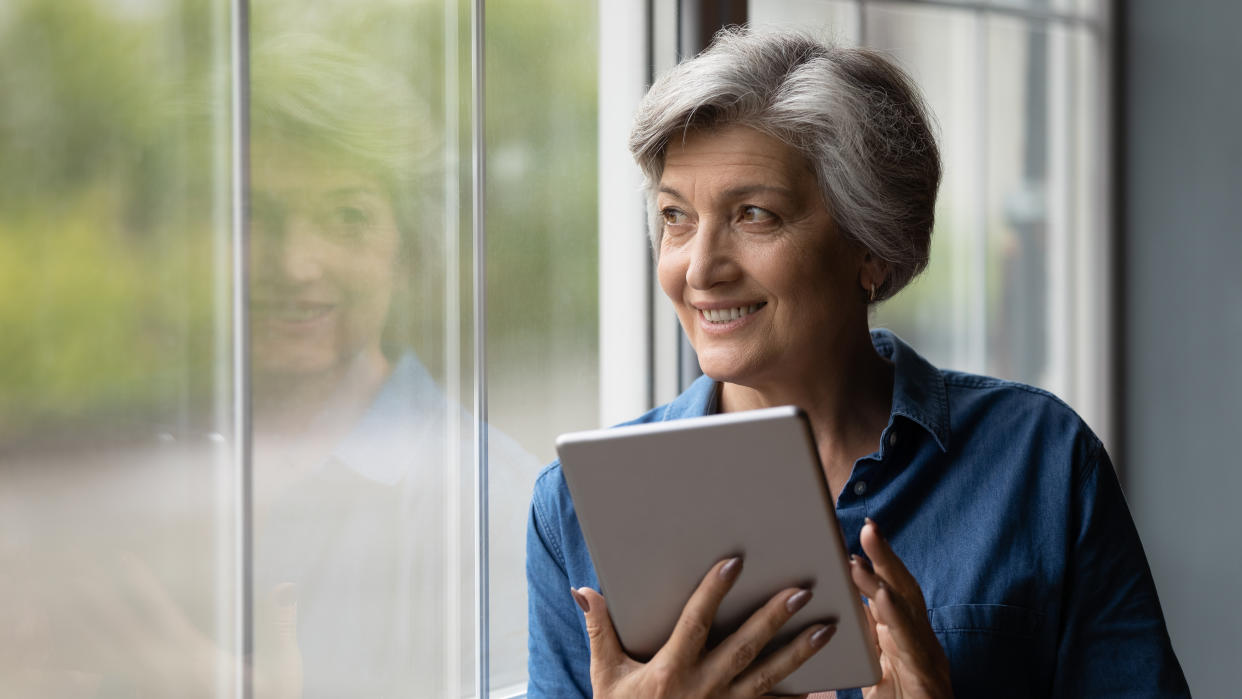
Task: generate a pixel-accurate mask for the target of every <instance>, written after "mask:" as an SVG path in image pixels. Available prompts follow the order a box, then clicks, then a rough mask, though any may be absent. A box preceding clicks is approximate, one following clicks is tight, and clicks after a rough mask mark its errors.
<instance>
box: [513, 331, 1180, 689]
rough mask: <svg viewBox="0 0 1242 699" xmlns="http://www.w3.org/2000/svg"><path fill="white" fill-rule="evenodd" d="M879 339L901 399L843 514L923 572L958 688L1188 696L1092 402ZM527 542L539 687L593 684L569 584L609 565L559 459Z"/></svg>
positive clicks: (591, 580) (700, 384) (705, 394)
mask: <svg viewBox="0 0 1242 699" xmlns="http://www.w3.org/2000/svg"><path fill="white" fill-rule="evenodd" d="M872 341H873V343H874V344H875V348H876V351H877V352H879V353H880V355H881V356H884V357H886V358H888V359H889V360H891V361H892V362H893V365H894V374H895V376H894V385H893V401H892V415H891V416H890V418H889V422H888V426H887V427H885V429H884V432H883V434H882V435H881V437H880V444H879V449H878V450H877V451H876V452H875V453H873V454H870V455H869V456H865V457H863V458H861V459H858V461H856V462H855V463H854V468H853V472H852V473H851V474H850V479H849V481H848V482H847V483H846V485H845V488H844V489H843V490H842V491H841V495H840V496H839V497H838V498H837V503H836V507H837V517H838V519H839V520H840V523H841V529H842V532H843V534H844V536H845V541H846V543H847V544H848V546H849V549H850V551H851V552H852V553H861V552H862V548H861V546H860V544H859V540H858V535H859V531H860V530H861V528H862V525H863V518H864V517H871V518H872V519H874V520H875V521H876V523H877V524H878V525H879V527H880V530H881V531H882V532H884V534H885V536H886V537H887V538H888V540H889V542H890V544H891V545H892V547H893V549H894V550H895V551H896V553H897V554H898V555H899V556H900V557H901V559H902V560H903V561H904V562H905V564H906V566H907V567H908V568H909V569H910V572H911V573H913V574H914V577H915V578H916V579H917V580H918V581H919V584H920V585H921V586H922V588H923V594H924V596H925V597H926V603H927V616H928V619H929V620H930V621H931V625H932V629H933V630H934V631H935V633H936V636H937V638H939V639H940V642H941V644H942V645H943V646H944V649H945V651H946V653H947V654H948V657H949V662H950V664H951V666H952V675H953V688H954V691H955V693H956V695H957V696H959V697H1026V696H1058V697H1062V696H1063V697H1102V696H1126V697H1133V696H1161V697H1168V696H1189V691H1188V689H1187V686H1186V680H1185V677H1184V676H1183V674H1182V670H1181V667H1180V666H1179V665H1178V662H1177V658H1176V656H1175V655H1174V653H1173V648H1172V646H1171V645H1170V643H1169V636H1168V632H1167V630H1166V629H1165V624H1164V617H1163V615H1162V613H1161V611H1160V602H1159V600H1158V599H1157V598H1156V588H1155V585H1154V584H1153V582H1152V578H1151V573H1150V571H1149V570H1148V566H1147V559H1146V557H1145V555H1144V554H1143V547H1142V545H1141V543H1140V542H1139V538H1138V533H1137V532H1136V531H1135V528H1134V523H1133V521H1132V520H1131V518H1130V513H1129V510H1128V509H1127V508H1126V504H1125V500H1124V499H1123V497H1122V494H1121V489H1120V487H1119V486H1118V483H1117V478H1116V476H1115V474H1114V472H1113V467H1112V464H1111V462H1110V461H1109V459H1108V455H1107V454H1106V453H1105V451H1104V448H1103V445H1102V444H1101V443H1100V440H1099V439H1097V438H1096V436H1095V435H1094V434H1092V432H1091V430H1090V429H1089V428H1088V427H1087V426H1086V425H1085V424H1084V423H1083V421H1082V419H1081V418H1079V417H1078V415H1077V414H1075V413H1074V411H1073V410H1071V409H1070V408H1069V407H1068V406H1066V405H1065V404H1064V403H1062V402H1061V401H1059V400H1058V399H1057V398H1055V397H1054V396H1052V395H1051V394H1048V393H1046V392H1044V391H1041V390H1039V389H1036V388H1032V387H1030V386H1025V385H1022V384H1017V383H1012V382H1008V381H1001V380H998V379H992V378H987V377H983V376H974V375H970V374H963V373H958V372H953V371H942V370H938V369H936V368H935V367H933V366H932V365H931V364H929V363H928V362H927V361H926V360H924V359H923V358H922V357H920V356H919V355H918V354H917V353H916V352H915V351H914V350H913V349H911V348H910V347H909V346H908V345H906V344H905V343H903V342H902V341H901V340H900V339H898V338H897V337H896V336H895V335H893V334H892V333H890V332H887V331H883V330H877V331H873V332H872ZM715 396H716V384H715V382H713V381H712V380H711V379H709V378H707V377H701V378H700V379H699V380H698V381H696V382H695V383H694V384H693V385H691V386H690V388H689V389H687V390H686V392H685V393H683V394H682V395H681V396H679V397H678V398H677V399H676V400H674V401H673V402H671V403H669V404H667V405H665V406H661V407H659V408H656V409H654V410H652V411H650V412H648V413H647V414H645V415H643V416H642V417H640V418H638V419H637V420H636V421H635V422H656V421H664V420H676V419H679V418H686V417H693V416H699V415H704V414H708V413H711V412H714V411H715ZM526 555H527V558H526V576H527V583H528V586H529V604H530V608H529V609H530V617H529V623H530V661H529V670H530V684H529V696H530V697H532V698H534V697H589V696H590V695H591V683H590V676H589V667H590V659H589V655H588V643H587V636H586V627H585V624H584V621H583V616H582V613H581V612H580V611H579V609H578V607H577V606H576V605H575V604H574V602H573V599H572V598H571V597H570V595H569V588H570V587H571V586H572V587H580V586H583V585H586V586H590V587H593V588H595V589H599V582H598V580H597V578H596V576H595V570H594V567H593V566H592V564H591V557H590V555H589V553H588V552H587V546H586V542H585V541H584V540H583V538H582V532H581V530H580V529H579V527H578V518H577V515H576V514H575V512H574V504H573V501H572V500H571V499H570V496H569V491H568V489H567V488H566V485H565V479H564V477H563V476H562V474H561V468H560V465H559V464H557V463H553V464H552V465H550V466H548V467H547V468H546V469H544V470H543V472H542V473H541V475H540V477H539V479H538V481H537V483H536V485H535V491H534V498H533V500H532V504H531V516H530V521H529V526H528V531H527V554H526ZM840 696H842V697H856V696H860V693H859V692H858V691H857V690H852V691H848V692H841V693H840Z"/></svg>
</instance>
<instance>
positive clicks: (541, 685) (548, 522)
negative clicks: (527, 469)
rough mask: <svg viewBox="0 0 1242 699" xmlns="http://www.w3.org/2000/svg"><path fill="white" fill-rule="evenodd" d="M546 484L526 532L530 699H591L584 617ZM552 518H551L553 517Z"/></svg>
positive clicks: (534, 501)
mask: <svg viewBox="0 0 1242 699" xmlns="http://www.w3.org/2000/svg"><path fill="white" fill-rule="evenodd" d="M544 485H546V479H541V480H540V483H539V484H537V485H536V486H535V495H534V497H533V498H532V500H531V508H530V519H529V521H528V524H527V528H526V585H527V595H528V605H529V607H528V609H529V626H530V638H529V641H528V643H529V651H530V654H529V660H528V663H529V666H528V670H529V675H530V678H529V683H528V685H527V697H529V699H543V698H545V697H548V698H556V699H560V698H561V697H583V698H584V699H585V698H586V697H590V696H591V678H590V663H591V661H590V655H589V650H588V646H587V642H586V635H585V634H586V630H585V626H584V622H583V620H582V612H581V610H579V609H578V605H577V604H575V603H574V601H573V597H571V596H570V594H569V587H570V582H569V574H568V573H567V571H566V567H565V556H564V552H563V550H562V547H561V546H560V544H559V536H558V534H559V523H558V521H557V518H556V517H555V516H554V515H552V513H553V512H555V511H556V508H555V507H554V505H552V504H551V503H549V502H548V501H547V500H546V499H545V498H544V497H543V496H542V495H543V491H542V490H541V487H540V486H544ZM549 515H552V516H549Z"/></svg>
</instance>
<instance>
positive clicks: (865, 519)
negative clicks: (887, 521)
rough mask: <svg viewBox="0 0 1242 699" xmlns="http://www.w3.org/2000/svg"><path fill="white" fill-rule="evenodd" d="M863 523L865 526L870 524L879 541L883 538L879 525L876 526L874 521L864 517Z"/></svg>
mask: <svg viewBox="0 0 1242 699" xmlns="http://www.w3.org/2000/svg"><path fill="white" fill-rule="evenodd" d="M863 521H864V522H866V523H867V524H870V525H871V528H872V529H874V530H875V533H876V534H879V535H880V538H881V539H882V538H884V533H883V532H881V531H880V525H878V524H876V523H875V520H874V519H871V518H870V517H864V518H863Z"/></svg>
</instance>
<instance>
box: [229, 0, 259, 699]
mask: <svg viewBox="0 0 1242 699" xmlns="http://www.w3.org/2000/svg"><path fill="white" fill-rule="evenodd" d="M249 18H250V3H249V2H248V0H232V17H231V19H230V23H229V41H230V46H229V50H230V54H231V56H230V58H231V61H230V62H231V64H232V85H231V90H232V94H231V97H232V100H231V102H232V132H233V138H232V154H231V155H232V161H233V162H232V170H233V172H232V194H233V196H232V200H233V201H232V204H233V207H232V209H233V210H232V236H231V237H232V244H233V256H232V266H233V284H232V293H233V425H232V428H233V463H234V464H235V465H236V468H237V478H236V481H235V483H234V488H235V495H236V498H237V499H236V502H237V516H236V520H235V528H234V535H235V537H236V539H235V541H234V545H235V550H236V551H237V554H238V562H239V565H238V566H237V569H236V578H235V580H234V584H235V585H236V588H237V598H236V600H237V606H236V615H235V617H234V621H235V623H236V628H235V629H234V634H235V635H234V643H235V647H236V649H237V652H238V654H239V655H238V657H237V664H236V668H237V670H236V674H235V684H234V686H233V696H237V697H242V698H243V699H248V698H249V697H251V696H252V695H253V683H252V671H253V670H252V667H251V663H250V662H248V660H247V659H248V658H250V657H251V656H252V650H253V647H254V636H253V634H252V632H251V621H252V619H253V618H254V615H253V610H254V604H253V603H254V600H253V590H252V582H253V568H254V555H253V542H254V537H253V530H252V527H253V521H252V520H253V518H252V511H251V510H252V504H253V503H252V488H251V486H252V483H253V462H252V459H251V456H252V455H251V451H252V450H251V426H252V425H251V384H250V293H249V278H250V230H249V223H250V217H249V213H250V212H249V202H250V24H249Z"/></svg>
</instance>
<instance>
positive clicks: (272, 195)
mask: <svg viewBox="0 0 1242 699" xmlns="http://www.w3.org/2000/svg"><path fill="white" fill-rule="evenodd" d="M252 164H253V165H252V176H251V182H252V192H253V194H252V204H251V251H252V260H253V264H252V282H251V289H250V296H251V313H252V318H251V328H252V330H251V337H252V340H251V345H252V352H253V357H254V368H255V371H256V373H260V374H269V375H275V374H285V375H294V374H313V373H320V372H325V371H332V370H334V369H339V368H342V367H344V366H345V365H346V364H347V363H348V362H349V361H350V360H352V359H353V358H355V357H357V356H358V355H359V353H361V352H375V353H378V352H379V351H380V340H381V337H382V334H383V330H384V325H385V322H386V319H387V316H388V308H389V305H390V304H391V302H392V296H393V288H394V282H395V276H396V266H397V255H398V251H399V247H400V238H399V236H398V233H397V225H396V220H395V217H394V214H393V209H392V206H391V204H390V203H389V201H388V198H387V195H386V194H385V193H384V189H383V187H382V186H381V185H380V183H379V182H378V181H377V180H375V179H374V178H370V177H366V176H364V175H361V174H359V173H356V172H352V171H349V170H342V169H341V168H340V166H339V165H334V164H333V163H331V162H328V161H326V160H325V159H320V158H315V157H312V156H310V155H307V154H304V153H298V152H297V151H295V150H289V149H279V150H276V149H273V150H271V151H270V152H269V151H264V150H262V149H256V151H255V152H254V157H253V159H252Z"/></svg>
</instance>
